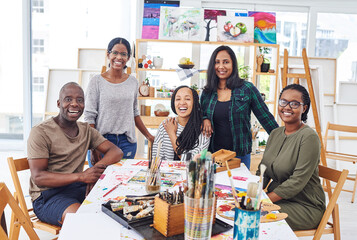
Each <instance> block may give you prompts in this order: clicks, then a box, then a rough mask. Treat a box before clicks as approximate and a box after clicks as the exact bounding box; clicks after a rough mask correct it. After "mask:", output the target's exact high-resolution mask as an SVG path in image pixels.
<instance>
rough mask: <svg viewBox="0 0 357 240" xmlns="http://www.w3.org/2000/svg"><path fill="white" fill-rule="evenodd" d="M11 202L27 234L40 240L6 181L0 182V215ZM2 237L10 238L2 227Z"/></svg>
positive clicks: (0, 231)
mask: <svg viewBox="0 0 357 240" xmlns="http://www.w3.org/2000/svg"><path fill="white" fill-rule="evenodd" d="M7 204H9V205H10V207H11V209H12V211H13V213H14V214H15V216H16V217H17V218H18V219H19V222H20V223H21V226H23V227H24V229H25V231H26V233H27V235H28V236H29V238H30V239H31V240H37V239H38V240H39V239H40V238H39V237H38V236H37V234H36V232H35V230H34V229H33V228H32V224H31V221H30V220H29V219H28V218H27V217H26V216H25V214H24V212H23V211H22V210H21V209H20V207H19V205H18V204H17V202H16V200H15V199H14V197H13V196H12V195H11V193H10V191H9V189H8V188H7V187H6V185H5V183H0V215H1V214H2V213H3V211H4V208H5V206H6V205H7ZM0 239H9V238H8V237H7V235H6V233H5V231H4V230H3V229H2V228H1V227H0Z"/></svg>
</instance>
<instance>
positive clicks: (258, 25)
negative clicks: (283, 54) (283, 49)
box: [248, 11, 276, 44]
mask: <svg viewBox="0 0 357 240" xmlns="http://www.w3.org/2000/svg"><path fill="white" fill-rule="evenodd" d="M248 15H249V17H254V42H256V43H267V44H276V16H275V15H276V14H275V13H274V12H251V11H250V12H248Z"/></svg>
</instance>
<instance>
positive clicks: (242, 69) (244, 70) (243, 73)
mask: <svg viewBox="0 0 357 240" xmlns="http://www.w3.org/2000/svg"><path fill="white" fill-rule="evenodd" d="M238 73H239V77H240V78H243V79H244V80H248V79H249V78H250V67H249V66H244V65H239V66H238Z"/></svg>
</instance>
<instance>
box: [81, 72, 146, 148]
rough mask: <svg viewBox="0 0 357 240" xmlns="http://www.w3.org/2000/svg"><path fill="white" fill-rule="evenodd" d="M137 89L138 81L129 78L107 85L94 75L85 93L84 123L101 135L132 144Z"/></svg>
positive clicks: (134, 138) (136, 113)
mask: <svg viewBox="0 0 357 240" xmlns="http://www.w3.org/2000/svg"><path fill="white" fill-rule="evenodd" d="M138 89H139V84H138V81H137V80H136V78H135V77H133V76H131V75H130V76H129V78H128V79H127V80H125V81H124V82H122V83H110V82H108V81H107V80H105V79H104V78H103V77H102V76H101V75H100V74H98V75H95V76H94V77H93V78H92V79H91V80H90V82H89V85H88V88H87V91H86V96H85V109H84V120H85V121H86V122H88V123H89V124H95V127H96V129H97V130H98V131H99V132H100V133H101V134H102V135H104V134H107V133H108V134H125V135H126V136H127V137H128V141H129V142H131V143H135V142H136V136H135V121H134V117H136V116H138V115H139V109H138V102H137V99H138Z"/></svg>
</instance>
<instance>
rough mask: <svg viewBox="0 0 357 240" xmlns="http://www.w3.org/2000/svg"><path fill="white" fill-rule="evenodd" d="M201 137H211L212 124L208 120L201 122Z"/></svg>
mask: <svg viewBox="0 0 357 240" xmlns="http://www.w3.org/2000/svg"><path fill="white" fill-rule="evenodd" d="M202 133H203V135H205V136H206V137H211V135H212V133H213V129H212V124H211V121H210V120H209V119H205V120H203V130H202Z"/></svg>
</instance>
